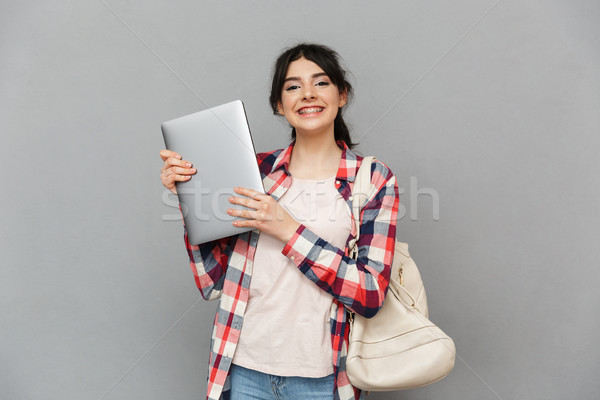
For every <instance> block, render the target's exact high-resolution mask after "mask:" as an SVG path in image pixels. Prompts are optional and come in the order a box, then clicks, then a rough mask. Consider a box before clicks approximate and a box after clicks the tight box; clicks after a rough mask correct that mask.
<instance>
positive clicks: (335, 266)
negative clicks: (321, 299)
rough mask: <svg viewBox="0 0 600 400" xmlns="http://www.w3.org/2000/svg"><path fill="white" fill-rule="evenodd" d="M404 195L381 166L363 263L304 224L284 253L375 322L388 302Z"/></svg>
mask: <svg viewBox="0 0 600 400" xmlns="http://www.w3.org/2000/svg"><path fill="white" fill-rule="evenodd" d="M398 205H399V196H398V187H397V184H396V178H395V176H394V175H393V174H392V172H391V171H390V170H389V168H388V167H387V166H386V165H385V164H383V163H381V162H379V161H376V162H374V163H373V164H372V169H371V191H370V193H369V196H368V200H367V203H366V204H365V206H364V207H363V209H362V212H361V217H360V218H361V221H360V238H359V240H358V258H357V260H354V259H352V258H351V257H349V256H348V254H347V250H346V249H340V248H338V247H335V246H333V245H331V244H330V243H328V242H327V241H325V240H324V239H323V238H321V237H319V236H318V235H316V234H315V233H314V232H312V231H311V230H309V229H308V228H307V227H306V226H304V225H301V226H300V227H299V228H298V229H297V230H296V233H295V234H294V236H293V237H292V239H290V241H289V242H288V243H286V245H285V247H284V249H283V251H282V253H283V254H284V255H286V256H287V257H288V258H289V259H291V260H292V262H294V264H296V266H297V267H298V268H299V269H300V271H301V272H302V273H303V274H304V275H305V276H306V277H308V278H309V279H310V280H312V281H313V282H315V284H317V286H319V287H320V288H321V289H323V290H325V291H326V292H328V293H330V294H331V295H332V296H334V297H335V298H337V299H338V300H339V301H340V302H341V303H343V304H344V305H345V306H346V307H348V308H349V309H351V310H352V311H353V312H355V313H357V314H359V315H362V316H364V317H367V318H370V317H373V316H374V315H375V314H376V313H377V311H378V310H379V308H380V307H381V305H382V304H383V300H384V298H385V293H386V291H387V287H388V284H389V279H390V271H391V265H392V260H393V255H394V245H395V243H396V216H397V213H398Z"/></svg>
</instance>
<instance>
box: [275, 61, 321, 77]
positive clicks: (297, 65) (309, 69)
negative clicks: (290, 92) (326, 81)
mask: <svg viewBox="0 0 600 400" xmlns="http://www.w3.org/2000/svg"><path fill="white" fill-rule="evenodd" d="M324 72H325V71H323V69H322V68H321V67H319V66H318V65H317V64H315V63H314V62H312V61H310V60H307V59H306V58H304V57H302V58H299V59H297V60H296V61H292V62H291V63H290V65H289V66H288V70H287V74H286V76H285V77H286V78H288V77H292V76H294V77H302V76H312V75H314V74H318V73H324Z"/></svg>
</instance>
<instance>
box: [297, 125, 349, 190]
mask: <svg viewBox="0 0 600 400" xmlns="http://www.w3.org/2000/svg"><path fill="white" fill-rule="evenodd" d="M341 156H342V149H340V148H339V147H338V145H337V143H336V142H335V139H334V137H333V133H332V134H331V135H326V136H325V135H323V136H321V135H319V136H310V135H298V133H296V143H295V144H294V149H293V150H292V155H291V158H290V165H289V169H290V173H291V174H292V175H293V176H296V177H297V178H300V179H325V178H329V177H331V176H333V175H335V174H336V173H337V170H338V167H339V165H340V159H341Z"/></svg>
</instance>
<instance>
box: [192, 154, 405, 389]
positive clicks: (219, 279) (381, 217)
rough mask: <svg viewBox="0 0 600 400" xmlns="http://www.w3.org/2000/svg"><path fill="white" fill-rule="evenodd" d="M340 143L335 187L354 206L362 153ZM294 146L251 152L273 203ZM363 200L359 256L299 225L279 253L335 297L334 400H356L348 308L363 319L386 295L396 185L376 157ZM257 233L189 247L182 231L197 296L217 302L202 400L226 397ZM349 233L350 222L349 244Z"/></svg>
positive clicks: (287, 178) (286, 178) (286, 177)
mask: <svg viewBox="0 0 600 400" xmlns="http://www.w3.org/2000/svg"><path fill="white" fill-rule="evenodd" d="M338 144H339V145H340V147H343V153H342V159H341V162H340V166H339V169H338V172H337V176H336V182H335V186H336V188H337V190H338V191H339V193H340V195H341V196H342V197H343V198H344V199H345V200H346V202H347V203H348V206H349V207H350V208H352V197H351V194H352V186H353V184H354V178H355V176H356V173H357V172H358V168H359V167H360V163H361V161H362V157H360V156H358V155H356V154H355V153H353V152H352V151H351V150H350V149H349V148H348V147H347V146H346V144H345V143H344V142H338ZM293 146H294V143H292V144H290V146H289V147H287V148H286V149H281V150H275V151H272V152H268V153H260V154H258V155H257V159H258V164H259V169H260V171H261V174H262V177H263V184H264V187H265V190H266V192H267V193H268V194H270V195H271V196H272V197H273V198H274V199H275V200H279V198H280V197H281V196H282V195H283V194H284V193H285V192H286V190H287V189H288V188H289V187H290V185H291V183H292V176H291V175H290V173H289V171H288V164H289V161H290V155H291V153H292V148H293ZM367 199H368V200H367V203H366V204H365V206H364V207H363V209H362V211H361V217H360V219H361V225H360V230H361V235H360V238H359V241H358V259H357V260H354V259H352V258H351V257H349V256H348V245H346V248H344V249H341V248H337V247H335V246H332V245H331V244H329V243H328V242H327V241H325V240H323V239H322V238H320V237H319V236H317V235H316V234H315V233H314V232H311V231H310V230H309V229H308V228H306V226H304V225H301V226H300V227H299V228H298V229H297V230H296V232H295V234H294V236H293V237H292V239H290V241H289V242H288V243H286V244H285V247H284V248H283V250H282V253H283V254H284V255H285V256H287V257H288V258H289V259H290V260H292V262H293V263H294V264H295V265H296V266H297V267H298V269H299V270H300V271H301V272H302V273H303V274H304V275H305V276H306V277H307V278H308V279H310V280H311V281H313V282H314V283H315V284H316V285H317V286H318V287H320V288H321V289H323V290H324V291H326V292H327V293H329V294H331V295H332V296H333V298H334V300H333V304H332V306H331V314H330V327H331V345H332V348H333V360H332V361H333V367H334V374H335V388H334V399H336V400H347V399H359V398H361V397H362V396H361V392H360V390H358V389H356V388H354V387H353V386H352V385H351V384H350V381H349V380H348V376H347V375H346V355H347V341H348V333H349V326H348V324H347V323H346V320H347V319H346V316H347V314H346V311H347V310H346V308H349V309H350V310H352V311H353V312H355V313H357V314H359V315H363V316H366V317H369V316H373V315H375V313H377V311H378V310H379V308H380V307H381V305H382V303H383V299H384V298H385V293H386V291H387V287H388V282H389V277H390V271H391V265H392V258H393V254H394V244H395V240H396V215H397V212H398V203H399V200H398V187H397V184H396V178H395V176H394V175H393V174H392V172H391V171H390V169H389V168H388V167H387V166H386V165H385V164H383V163H381V162H379V161H377V162H374V163H373V165H372V167H371V192H370V193H369V194H368V197H367ZM258 236H259V231H257V230H255V231H251V232H245V233H241V234H239V235H235V236H231V237H228V238H224V239H220V240H216V241H214V242H210V243H207V244H202V245H199V246H193V245H191V244H190V243H189V241H188V238H187V232H186V233H185V244H186V247H187V250H188V254H189V257H190V265H191V267H192V271H193V272H194V278H195V280H196V285H197V286H198V288H199V289H200V292H201V293H202V297H204V298H205V299H206V300H215V299H220V303H219V307H218V309H217V313H216V316H215V320H214V327H213V332H212V338H211V346H210V347H211V353H210V360H209V370H208V388H207V399H212V400H217V399H228V398H229V393H230V392H229V379H228V375H229V368H230V366H231V360H232V358H233V354H234V352H235V348H236V345H237V342H238V338H239V336H240V330H241V329H242V321H243V319H244V311H245V309H246V305H247V303H248V293H249V287H250V278H251V276H252V267H253V260H254V252H255V250H256V244H257V242H258ZM355 236H356V227H355V225H354V222H353V224H352V229H351V232H350V236H349V237H348V242H349V241H350V240H351V239H353V238H354V237H355Z"/></svg>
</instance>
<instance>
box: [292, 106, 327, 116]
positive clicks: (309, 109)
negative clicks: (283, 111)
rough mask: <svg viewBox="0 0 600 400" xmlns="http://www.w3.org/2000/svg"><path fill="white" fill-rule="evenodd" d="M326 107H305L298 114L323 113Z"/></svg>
mask: <svg viewBox="0 0 600 400" xmlns="http://www.w3.org/2000/svg"><path fill="white" fill-rule="evenodd" d="M324 109H325V107H305V108H301V109H299V110H298V114H300V115H306V114H316V113H320V112H321V111H323V110H324Z"/></svg>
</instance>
